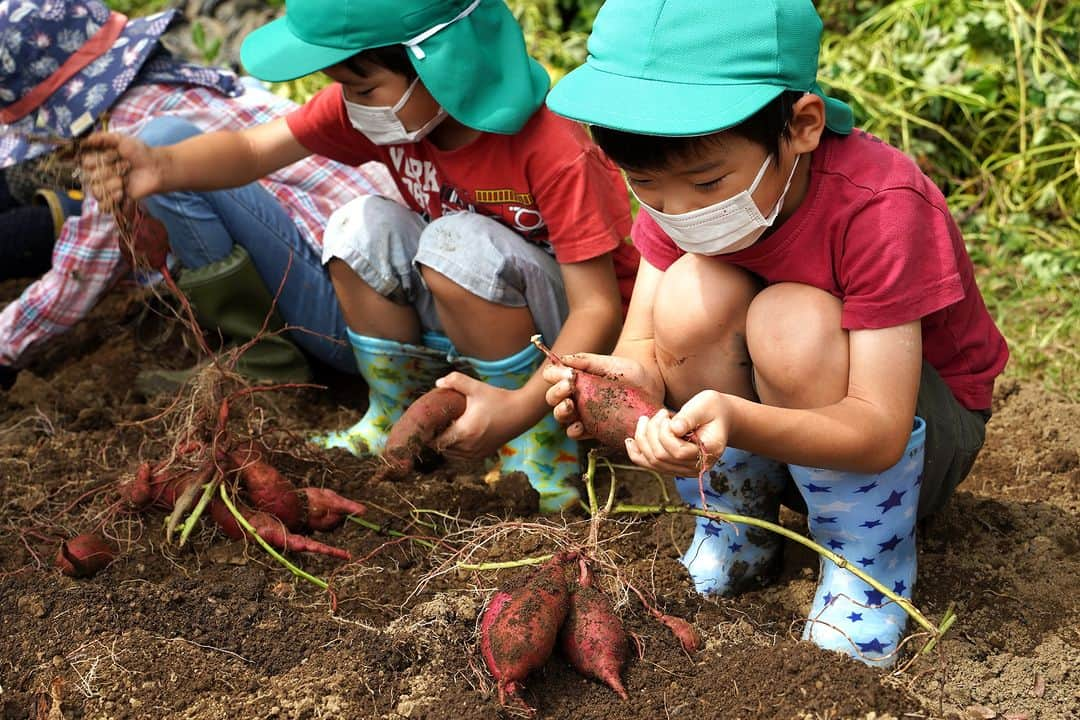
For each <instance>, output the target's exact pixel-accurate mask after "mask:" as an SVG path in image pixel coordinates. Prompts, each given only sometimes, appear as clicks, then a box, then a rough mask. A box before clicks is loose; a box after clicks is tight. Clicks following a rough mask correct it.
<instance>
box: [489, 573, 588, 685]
mask: <svg viewBox="0 0 1080 720" xmlns="http://www.w3.org/2000/svg"><path fill="white" fill-rule="evenodd" d="M568 557H569V556H567V555H565V554H560V555H556V556H555V557H553V558H552V559H551V560H548V561H547V563H545V564H544V565H543V566H541V567H540V568H539V569H538V570H537V571H536V572H535V573H534V574H533V575H532V576H531V577H530V578H529V579H528V580H527V581H526V582H525V584H524V585H522V586H521V587H519V588H517V589H515V590H511V591H508V592H507V591H499V592H498V593H496V594H495V595H494V596H493V597H492V598H491V601H490V602H489V603H488V606H487V609H486V610H485V611H484V615H483V617H482V618H481V620H480V653H481V654H482V655H483V657H484V663H485V664H486V665H487V667H488V670H489V671H490V672H491V675H492V677H494V678H495V683H496V685H497V687H498V689H499V703H500V704H502V705H505V704H506V698H507V697H515V696H516V695H517V692H518V690H519V689H520V687H521V681H522V680H524V679H525V677H526V676H528V674H529V673H531V672H532V671H533V670H535V669H537V668H539V667H540V666H541V665H543V664H544V663H545V662H546V661H547V659H548V657H550V656H551V651H552V650H553V649H554V648H555V642H556V640H557V639H558V636H559V627H560V626H561V625H562V623H563V620H565V619H566V613H567V609H568V603H567V588H566V577H565V565H566V563H567V561H568Z"/></svg>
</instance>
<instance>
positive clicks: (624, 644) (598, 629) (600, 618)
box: [559, 585, 629, 700]
mask: <svg viewBox="0 0 1080 720" xmlns="http://www.w3.org/2000/svg"><path fill="white" fill-rule="evenodd" d="M569 604H570V608H569V612H568V613H567V615H566V622H565V624H563V626H562V630H561V631H560V633H559V646H560V647H561V648H562V651H563V654H564V655H565V656H566V659H567V660H569V661H570V664H571V665H573V666H574V669H575V670H577V671H578V672H580V673H581V674H582V675H585V676H586V677H591V678H594V679H596V680H600V681H601V682H604V683H607V685H608V686H609V687H610V688H611V689H612V690H614V691H615V692H616V693H617V694H618V695H619V697H621V698H622V699H623V700H626V699H627V695H626V688H624V687H623V684H622V679H621V678H620V675H621V674H622V669H623V664H624V663H625V662H626V652H627V648H628V645H629V640H628V638H627V636H626V631H625V630H624V629H623V626H622V622H621V621H620V620H619V618H618V617H617V616H616V615H615V613H614V612H613V611H612V609H611V603H609V602H608V600H607V598H606V597H604V595H603V593H600V592H598V591H597V590H595V589H593V588H592V587H589V586H587V585H579V586H578V587H577V589H576V590H575V591H574V592H573V593H571V595H570V601H569Z"/></svg>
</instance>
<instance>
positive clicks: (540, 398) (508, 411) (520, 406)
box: [436, 254, 622, 457]
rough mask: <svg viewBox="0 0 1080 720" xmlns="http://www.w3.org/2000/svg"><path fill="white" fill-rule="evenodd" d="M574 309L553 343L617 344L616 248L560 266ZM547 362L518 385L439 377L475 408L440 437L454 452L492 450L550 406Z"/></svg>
mask: <svg viewBox="0 0 1080 720" xmlns="http://www.w3.org/2000/svg"><path fill="white" fill-rule="evenodd" d="M560 269H561V271H562V276H563V284H564V286H565V288H566V295H567V301H568V304H569V313H568V315H567V317H566V321H565V322H564V323H563V327H562V330H561V331H560V332H559V336H558V337H557V338H556V339H555V342H554V343H553V345H552V349H553V350H554V351H555V352H556V353H558V354H562V353H568V352H571V351H584V352H590V351H595V352H603V351H604V350H607V349H608V348H610V347H611V346H612V344H614V342H615V338H616V335H617V333H618V328H619V325H620V320H621V317H622V300H621V297H620V295H619V287H618V283H617V281H616V278H615V270H614V268H613V266H612V262H611V256H610V254H604V255H601V256H599V257H595V258H592V259H590V260H585V261H582V262H577V263H568V264H563V265H561V266H560ZM546 364H547V363H546V362H545V364H544V365H541V366H540V368H538V369H537V371H536V372H535V373H533V375H532V377H531V378H530V379H529V380H528V381H527V382H526V383H525V384H524V385H523V386H522V387H520V388H518V389H517V390H500V389H498V388H495V387H493V386H491V385H487V384H485V383H481V382H479V381H477V380H474V379H472V378H470V377H468V376H466V375H463V374H461V373H452V374H450V375H448V376H446V377H444V378H440V379H439V380H438V381H437V383H436V384H437V385H438V386H439V387H446V388H452V389H454V390H457V391H459V392H462V393H464V394H466V395H467V396H468V397H469V409H468V411H467V412H466V414H465V415H464V416H462V417H461V418H459V419H458V420H457V421H456V422H455V423H454V424H453V425H452V426H451V427H450V429H449V430H447V432H446V433H444V435H443V436H442V437H441V438H440V439H439V443H440V446H443V447H445V448H446V450H447V451H448V452H447V454H449V455H451V456H461V457H468V456H473V457H475V456H478V455H486V454H490V453H492V452H494V451H496V450H498V448H499V447H500V446H502V445H503V444H504V443H506V442H507V441H508V440H510V439H512V438H514V437H517V436H518V435H520V434H521V433H523V432H525V431H526V430H528V429H529V428H531V427H532V426H533V425H535V424H536V423H537V422H539V421H540V419H541V418H542V417H543V416H544V414H545V413H547V412H549V411H550V408H549V407H548V406H547V403H546V402H545V400H544V394H545V392H546V391H547V389H548V383H547V381H546V380H544V377H543V374H542V371H543V368H544V367H545V365H546Z"/></svg>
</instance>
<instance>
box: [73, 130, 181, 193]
mask: <svg viewBox="0 0 1080 720" xmlns="http://www.w3.org/2000/svg"><path fill="white" fill-rule="evenodd" d="M79 152H80V168H81V172H82V185H83V188H84V189H86V190H89V191H90V192H91V193H93V194H94V197H95V198H97V200H98V202H99V203H102V204H103V205H106V206H110V205H111V206H113V207H116V206H119V205H120V204H121V203H122V202H123V201H124V200H125V199H130V200H139V199H140V198H144V197H146V196H147V195H153V194H154V193H155V192H157V191H158V189H159V187H160V185H161V170H160V168H159V167H158V164H157V162H156V160H155V158H154V153H153V149H152V148H151V147H150V146H148V145H147V144H146V143H144V142H142V141H141V140H138V139H136V138H133V137H129V136H127V135H119V134H116V133H94V134H93V135H91V136H90V137H88V138H87V139H86V140H84V141H83V142H82V144H81V146H80V150H79Z"/></svg>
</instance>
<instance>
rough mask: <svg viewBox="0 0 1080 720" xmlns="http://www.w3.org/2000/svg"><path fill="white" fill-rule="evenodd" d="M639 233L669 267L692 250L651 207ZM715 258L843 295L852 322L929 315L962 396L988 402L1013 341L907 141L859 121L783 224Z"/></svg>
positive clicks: (647, 251) (937, 356) (871, 324)
mask: <svg viewBox="0 0 1080 720" xmlns="http://www.w3.org/2000/svg"><path fill="white" fill-rule="evenodd" d="M632 234H633V238H634V243H635V244H636V245H637V247H638V249H639V250H640V251H641V255H642V257H644V258H645V260H646V261H648V262H649V263H650V264H652V265H654V266H655V267H657V268H659V269H661V270H665V269H667V267H668V266H669V265H671V263H672V262H674V261H675V260H676V259H677V258H678V257H679V256H681V255H682V254H683V251H682V250H681V249H679V248H678V247H677V246H676V245H675V244H674V243H673V242H672V240H671V238H669V237H668V236H667V234H666V233H665V232H664V231H663V230H661V229H660V227H659V226H658V225H657V224H656V223H655V222H654V221H653V219H652V218H651V217H649V216H648V214H646V213H638V216H637V220H636V222H635V223H634V228H633V233H632ZM717 257H718V258H721V259H723V260H725V261H726V262H729V263H732V264H733V265H738V266H739V267H741V268H745V269H746V270H749V271H750V272H753V273H755V274H757V275H759V276H760V277H761V278H763V279H764V280H765V282H766V283H769V284H773V283H780V282H797V283H804V284H806V285H811V286H813V287H817V288H820V289H822V290H825V291H827V292H829V293H830V294H831V295H833V296H834V297H836V298H839V299H840V300H841V301H843V319H842V324H843V326H844V328H845V329H848V330H859V329H875V328H886V327H894V326H896V325H903V324H905V323H909V322H912V321H914V320H918V319H920V318H921V319H922V339H923V357H924V358H925V359H926V361H927V362H929V363H930V364H931V365H932V366H933V367H934V368H935V369H936V370H937V371H938V374H939V375H941V378H942V379H943V380H944V381H945V382H946V383H947V384H948V385H949V387H950V388H951V389H952V391H953V395H955V396H956V399H957V400H959V401H960V403H961V404H962V405H964V406H965V407H967V408H969V409H972V410H986V409H989V408H990V401H991V396H992V395H993V390H994V378H995V377H997V376H998V375H999V374H1000V373H1001V371H1002V370H1003V369H1004V368H1005V363H1006V361H1007V360H1008V358H1009V350H1008V348H1007V346H1006V344H1005V338H1003V337H1002V335H1001V333H1000V332H999V331H998V329H997V327H996V326H995V325H994V321H993V319H991V317H990V313H989V312H987V310H986V305H985V304H984V303H983V299H982V296H981V295H980V294H979V289H978V288H977V287H976V286H975V273H974V268H973V266H972V263H971V258H970V257H969V256H968V253H967V249H966V248H965V247H964V239H963V238H962V237H961V235H960V229H959V228H958V227H957V225H956V222H955V221H954V220H953V217H952V215H950V214H949V210H948V208H947V207H946V204H945V198H944V196H943V195H942V193H941V190H939V189H938V187H937V186H936V185H934V183H933V182H932V181H931V180H930V179H929V178H928V177H926V175H924V174H923V173H922V171H921V170H919V168H918V166H917V165H916V164H915V163H914V162H913V161H912V160H911V158H909V157H908V156H906V155H904V154H903V153H902V152H901V151H899V150H897V149H896V148H894V147H892V146H890V145H888V144H886V143H885V142H883V141H882V140H880V139H878V138H876V137H874V136H872V135H870V134H868V133H866V132H863V131H861V130H856V131H855V132H853V133H852V134H851V135H847V136H841V135H834V134H832V133H826V134H825V136H824V137H823V138H822V142H821V145H820V146H819V147H818V149H817V150H816V151H814V153H813V157H812V160H811V170H810V186H809V188H808V190H807V193H806V197H805V198H804V199H803V202H802V204H801V205H800V206H799V208H798V209H797V210H796V211H795V213H794V214H792V215H791V217H789V218H788V219H787V220H786V221H785V222H784V223H783V225H781V226H779V227H778V228H777V229H776V230H775V231H774V232H773V233H772V234H770V235H767V236H765V237H764V238H762V239H761V240H759V241H758V242H756V243H755V244H753V245H751V246H750V247H748V248H746V249H745V250H740V251H739V252H735V253H731V254H728V255H719V256H717Z"/></svg>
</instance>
